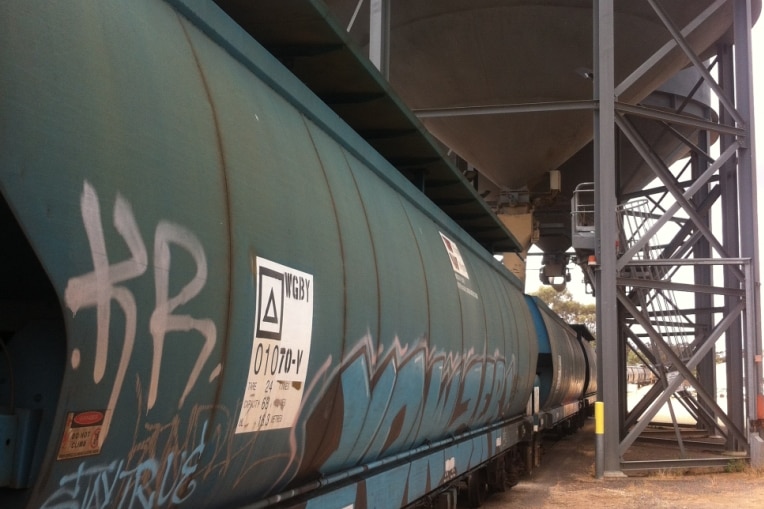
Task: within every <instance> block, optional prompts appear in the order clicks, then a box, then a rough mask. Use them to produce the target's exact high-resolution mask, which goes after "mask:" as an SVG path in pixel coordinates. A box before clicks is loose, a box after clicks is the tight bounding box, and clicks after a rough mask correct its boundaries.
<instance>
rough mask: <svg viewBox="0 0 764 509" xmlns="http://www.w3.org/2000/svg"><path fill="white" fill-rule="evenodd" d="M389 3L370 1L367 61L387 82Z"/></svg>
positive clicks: (387, 0)
mask: <svg viewBox="0 0 764 509" xmlns="http://www.w3.org/2000/svg"><path fill="white" fill-rule="evenodd" d="M390 1H391V0H371V3H370V5H369V60H371V62H372V63H373V64H374V66H375V67H376V68H377V69H379V72H380V73H381V74H382V76H384V77H385V79H386V80H388V81H389V79H390Z"/></svg>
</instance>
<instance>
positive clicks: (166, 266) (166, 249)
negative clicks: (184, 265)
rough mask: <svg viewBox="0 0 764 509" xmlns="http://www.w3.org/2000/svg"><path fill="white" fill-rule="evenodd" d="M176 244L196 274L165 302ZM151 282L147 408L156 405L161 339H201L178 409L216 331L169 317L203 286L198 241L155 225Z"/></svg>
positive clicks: (206, 323)
mask: <svg viewBox="0 0 764 509" xmlns="http://www.w3.org/2000/svg"><path fill="white" fill-rule="evenodd" d="M171 243H172V244H176V245H178V246H180V247H182V248H183V249H185V250H186V251H188V253H189V254H191V256H192V257H193V259H194V262H195V263H196V274H195V275H194V277H193V278H192V279H191V281H189V283H188V284H187V285H186V286H184V287H183V289H181V290H180V292H179V293H178V294H177V295H176V296H174V297H172V298H169V295H168V293H169V286H170V244H171ZM154 279H155V280H156V307H155V308H154V312H153V313H152V314H151V322H150V325H149V327H150V329H151V336H152V337H153V339H154V358H153V360H152V365H151V382H150V384H149V396H148V408H149V409H151V408H153V406H154V403H156V398H157V387H158V385H159V368H160V365H161V362H162V351H163V349H164V340H165V335H166V334H167V333H168V332H172V331H184V332H187V331H190V330H197V331H199V332H200V333H201V335H202V336H203V337H204V345H203V346H202V349H201V352H200V353H199V357H198V358H197V360H196V364H194V367H193V369H192V370H191V374H190V375H189V377H188V382H187V383H186V388H185V390H184V391H183V395H182V396H181V398H180V402H179V403H178V408H180V407H182V406H183V402H184V401H185V399H186V396H188V393H189V392H191V388H192V387H193V386H194V384H195V383H196V380H197V379H198V378H199V374H200V373H201V371H202V367H204V363H205V362H207V359H209V357H210V354H211V353H212V349H213V348H214V346H215V341H216V338H217V330H216V328H215V323H214V322H213V321H212V320H210V319H197V318H194V317H192V316H190V315H174V314H172V313H173V311H175V310H176V309H177V308H178V307H179V306H181V305H183V304H185V303H187V302H188V301H190V300H191V299H193V298H194V297H195V296H196V295H197V294H198V293H199V292H200V291H201V290H202V288H203V287H204V285H205V283H206V282H207V257H206V255H205V254H204V248H203V247H202V244H201V243H200V242H199V239H197V238H196V236H195V235H194V234H193V233H191V232H190V231H189V230H187V229H185V228H183V227H182V226H179V225H176V224H173V223H169V222H167V221H161V222H160V223H159V224H158V225H157V229H156V235H155V237H154Z"/></svg>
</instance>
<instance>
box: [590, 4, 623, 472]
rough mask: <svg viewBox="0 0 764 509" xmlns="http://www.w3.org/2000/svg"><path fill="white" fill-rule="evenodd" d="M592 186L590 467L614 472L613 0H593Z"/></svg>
mask: <svg viewBox="0 0 764 509" xmlns="http://www.w3.org/2000/svg"><path fill="white" fill-rule="evenodd" d="M593 7H594V9H593V10H594V20H593V26H594V66H595V67H594V78H595V79H594V99H595V101H597V102H598V108H597V109H596V110H595V112H594V161H595V162H594V187H595V226H596V228H595V229H596V232H597V233H596V243H595V254H596V257H597V262H598V264H599V265H598V268H597V271H596V273H595V279H596V299H597V361H598V366H599V367H600V368H601V374H602V378H600V381H599V383H598V387H599V395H598V399H599V400H600V401H601V402H603V403H604V433H603V439H602V444H603V445H602V447H603V449H604V450H603V451H602V454H598V455H597V460H600V461H602V462H603V463H604V464H603V465H597V468H596V471H597V472H603V475H604V476H619V475H623V474H622V472H621V461H620V457H619V454H618V446H619V440H620V436H619V396H620V395H619V392H618V387H619V383H618V365H619V359H618V351H619V347H618V343H619V341H620V338H619V337H618V316H617V302H618V299H617V297H616V250H615V248H616V240H617V239H618V229H617V224H616V205H617V201H616V171H615V162H616V158H615V95H614V88H615V84H614V51H615V45H614V28H613V25H614V23H613V22H614V12H613V0H594V6H593Z"/></svg>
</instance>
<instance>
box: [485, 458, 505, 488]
mask: <svg viewBox="0 0 764 509" xmlns="http://www.w3.org/2000/svg"><path fill="white" fill-rule="evenodd" d="M504 458H505V457H504V456H499V457H498V458H496V459H495V460H493V461H491V462H489V463H488V466H487V467H486V477H487V479H488V489H489V490H490V491H491V492H502V491H507V468H506V466H505V459H504Z"/></svg>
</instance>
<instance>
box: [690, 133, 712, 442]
mask: <svg viewBox="0 0 764 509" xmlns="http://www.w3.org/2000/svg"><path fill="white" fill-rule="evenodd" d="M710 145H711V143H710V140H709V135H708V132H705V131H703V132H700V133H698V148H699V149H700V150H701V151H702V152H703V153H704V154H708V153H709V148H710ZM691 164H692V178H693V180H696V179H698V178H700V176H701V175H702V174H703V173H704V172H705V171H706V170H707V169H708V159H706V157H705V155H703V154H700V153H693V154H692V156H691ZM707 197H708V186H703V187H702V188H701V189H700V190H698V192H697V193H695V196H694V197H693V204H694V205H695V206H696V207H700V204H701V203H703V202H704V201H705V200H706V199H707ZM702 218H703V221H704V222H705V224H706V226H707V227H709V228H710V227H711V222H710V219H709V214H708V212H706V213H704V214H703V215H702ZM693 256H694V257H695V258H700V259H704V258H705V259H708V258H711V245H710V243H709V242H708V239H707V238H705V237H702V238H700V239H698V241H697V243H696V244H695V247H694V249H693ZM694 279H695V284H696V285H704V286H712V285H713V270H712V267H711V266H710V265H696V266H695V267H694ZM713 305H714V302H713V296H712V295H710V294H708V293H696V294H695V324H696V325H697V329H696V331H695V341H699V340H701V339H702V338H706V337H708V335H709V334H710V333H711V329H712V328H713V314H712V312H711V307H712V306H713ZM698 381H699V382H700V383H701V385H703V387H704V388H705V389H706V391H707V392H708V393H709V394H716V359H715V352H714V350H713V349H712V350H711V351H710V352H708V355H706V356H705V357H704V358H703V360H701V361H700V363H699V364H698ZM699 404H700V405H701V406H702V407H703V408H705V409H706V411H707V412H710V410H711V409H710V408H709V407H708V405H707V404H706V403H705V401H702V400H701V401H700V402H699ZM697 426H698V427H702V428H705V427H706V426H705V424H704V421H703V420H702V419H701V420H699V421H698V423H697ZM706 431H708V432H714V431H715V430H713V429H706Z"/></svg>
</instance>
